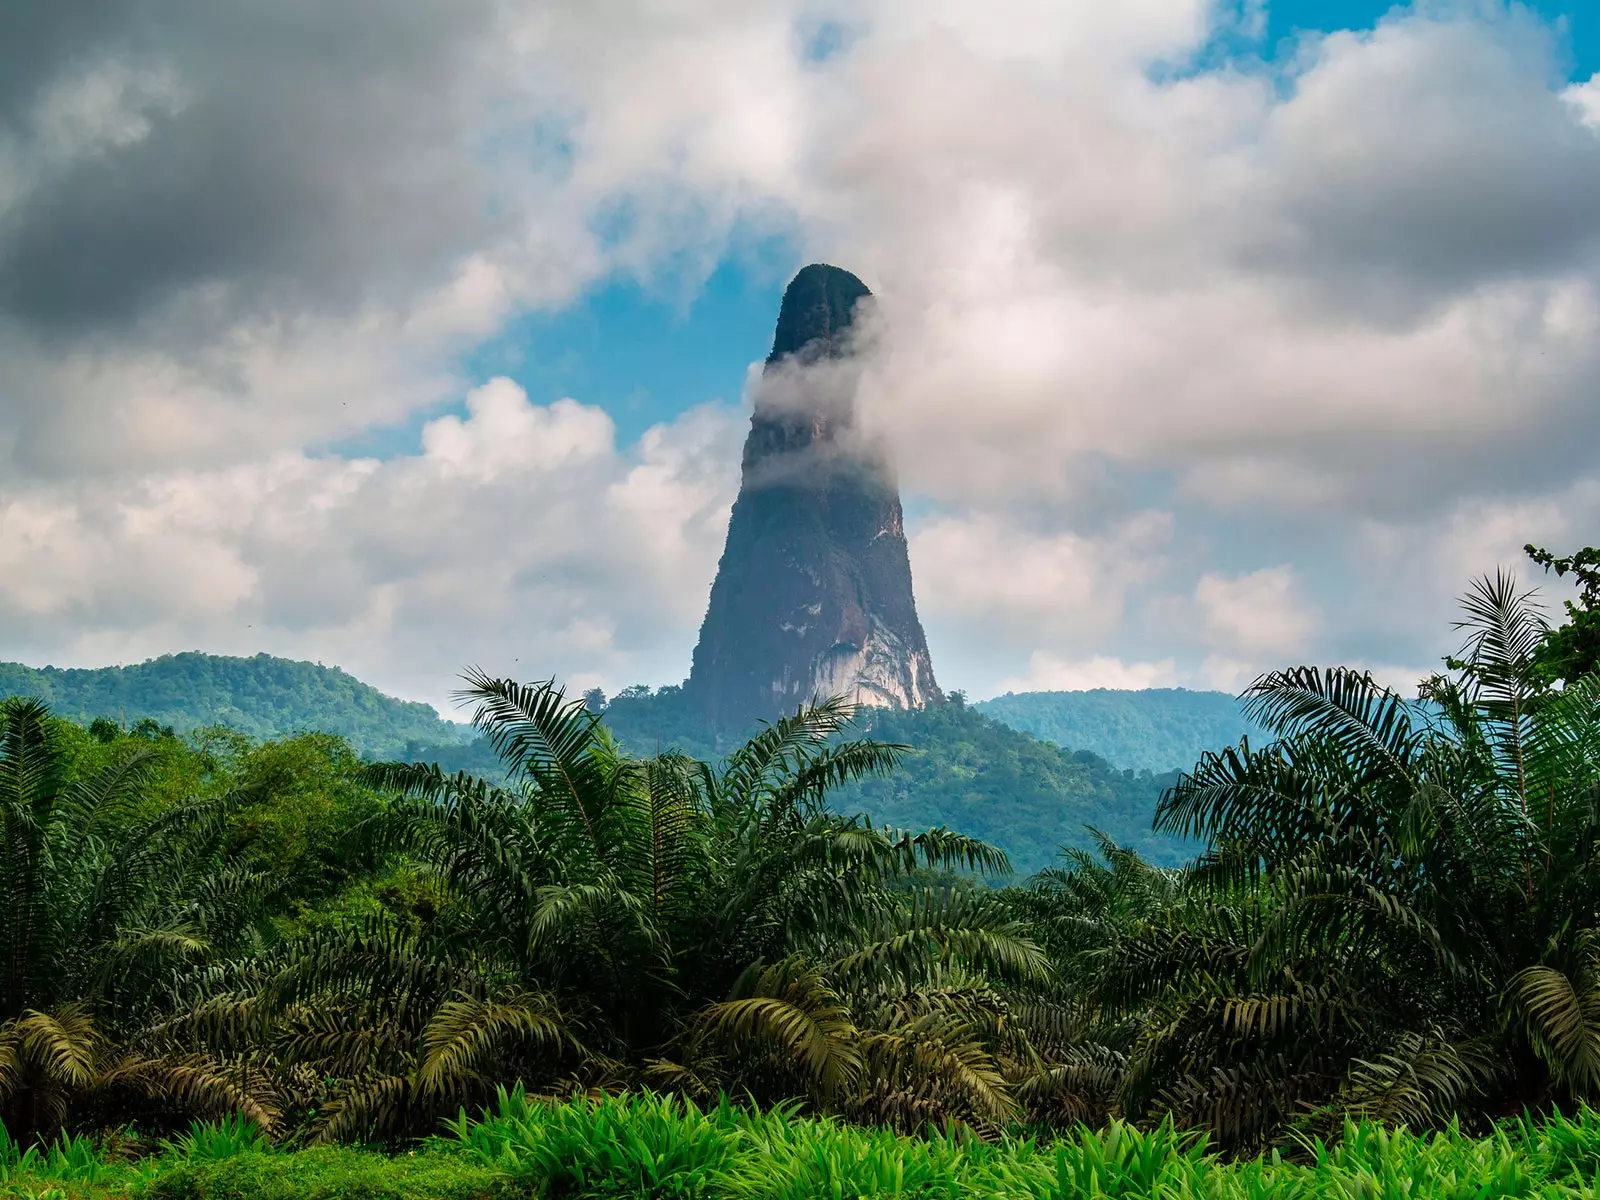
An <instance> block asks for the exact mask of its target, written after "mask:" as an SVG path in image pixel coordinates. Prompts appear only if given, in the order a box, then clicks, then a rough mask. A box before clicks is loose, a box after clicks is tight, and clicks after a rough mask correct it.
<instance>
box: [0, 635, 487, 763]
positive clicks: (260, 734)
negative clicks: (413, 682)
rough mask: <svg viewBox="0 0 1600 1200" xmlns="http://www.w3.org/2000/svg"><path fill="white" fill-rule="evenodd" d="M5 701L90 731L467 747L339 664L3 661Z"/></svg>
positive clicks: (397, 749)
mask: <svg viewBox="0 0 1600 1200" xmlns="http://www.w3.org/2000/svg"><path fill="white" fill-rule="evenodd" d="M0 696H36V697H38V698H39V699H41V700H43V701H45V702H46V703H47V704H49V705H50V707H51V708H52V709H53V710H54V711H55V712H56V713H58V714H59V715H60V716H63V717H68V718H71V719H74V720H77V721H79V722H80V723H81V724H85V725H87V724H89V723H90V722H91V721H93V720H95V719H96V718H99V719H103V720H105V721H106V722H109V723H111V724H112V725H114V726H116V727H122V728H126V727H129V726H133V725H135V724H136V723H138V722H141V721H143V720H146V719H148V720H150V721H151V722H152V723H153V725H152V726H151V727H150V728H151V732H152V733H159V732H160V731H161V729H163V728H165V727H171V728H172V729H173V730H175V731H176V732H179V733H188V732H190V731H192V730H195V729H199V728H201V727H204V726H209V725H220V726H226V727H228V728H230V729H233V730H236V731H238V732H240V733H243V734H247V735H249V736H250V737H252V738H258V739H259V738H276V737H283V736H285V735H287V734H291V733H300V732H303V731H307V730H318V731H321V732H325V733H332V734H337V735H339V736H340V737H344V738H347V739H348V740H349V741H350V743H351V744H352V745H353V746H355V747H356V749H357V750H359V751H361V752H362V753H364V754H367V755H371V756H374V757H393V756H398V755H401V754H403V753H404V752H405V746H406V743H407V742H409V741H416V742H427V743H433V744H447V745H448V744H451V743H455V742H459V741H461V740H463V739H462V734H461V727H460V726H458V725H456V724H454V723H452V722H448V721H443V720H441V719H440V718H439V714H438V713H436V712H435V711H434V710H433V709H432V708H430V707H429V706H428V705H426V704H416V703H411V702H408V701H404V700H396V699H394V698H393V697H390V696H386V695H384V694H383V693H382V692H380V691H378V690H377V689H376V688H373V687H369V686H368V685H366V684H364V683H362V682H360V681H359V680H356V679H353V678H351V677H350V676H349V675H346V674H345V673H344V672H343V671H341V670H339V669H338V668H337V667H324V666H322V665H320V664H318V663H309V662H291V661H289V660H288V659H283V658H273V657H271V656H270V655H266V654H257V655H255V656H254V657H253V658H224V657H221V656H218V655H214V654H198V653H192V652H191V653H185V654H168V655H164V656H162V657H161V658H156V659H152V660H150V661H149V662H145V663H140V664H138V665H137V666H131V667H98V668H95V669H92V670H86V669H76V668H74V669H67V670H62V669H59V668H56V667H44V668H40V669H35V668H32V667H25V666H23V665H21V664H20V663H0ZM101 728H102V729H104V727H103V726H102V727H101ZM96 736H101V735H100V734H97V735H96Z"/></svg>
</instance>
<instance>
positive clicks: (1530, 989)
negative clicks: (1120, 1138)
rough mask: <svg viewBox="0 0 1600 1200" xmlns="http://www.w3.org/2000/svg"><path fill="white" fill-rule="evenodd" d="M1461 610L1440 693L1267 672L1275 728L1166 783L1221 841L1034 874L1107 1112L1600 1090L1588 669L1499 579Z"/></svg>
mask: <svg viewBox="0 0 1600 1200" xmlns="http://www.w3.org/2000/svg"><path fill="white" fill-rule="evenodd" d="M1464 610H1465V613H1464V618H1463V620H1462V622H1460V625H1461V627H1462V628H1464V629H1465V630H1467V632H1468V635H1469V636H1468V639H1467V641H1466V644H1465V645H1464V646H1463V647H1462V649H1461V651H1460V652H1459V654H1458V655H1457V656H1456V657H1454V658H1453V659H1452V660H1451V662H1452V664H1453V674H1452V675H1451V676H1449V677H1437V678H1435V679H1432V680H1430V681H1428V682H1427V684H1426V685H1425V688H1424V691H1425V694H1426V695H1427V696H1428V697H1429V699H1430V700H1431V701H1432V707H1427V708H1422V707H1418V706H1417V705H1415V704H1413V703H1410V702H1408V701H1407V700H1406V699H1405V698H1404V697H1401V696H1397V695H1395V694H1393V693H1391V692H1388V691H1386V690H1385V689H1383V688H1381V687H1379V686H1378V685H1377V684H1375V683H1374V682H1373V681H1372V679H1371V677H1370V676H1368V675H1365V674H1363V673H1361V672H1357V671H1353V670H1346V669H1337V668H1336V669H1332V670H1327V671H1321V670H1318V669H1316V668H1311V667H1297V668H1293V669H1289V670H1285V671H1280V672H1274V673H1273V674H1271V675H1268V676H1266V677H1264V678H1263V679H1261V680H1260V681H1258V682H1257V683H1256V684H1255V685H1254V686H1253V687H1252V688H1251V689H1250V691H1249V693H1247V695H1248V697H1249V712H1250V715H1251V717H1252V718H1253V719H1254V720H1256V721H1258V722H1259V723H1261V724H1262V725H1264V726H1265V727H1267V728H1268V729H1269V730H1271V732H1272V735H1273V737H1272V739H1271V740H1270V741H1268V742H1267V743H1266V744H1252V743H1249V742H1241V743H1240V745H1238V746H1237V747H1232V748H1229V749H1226V750H1224V751H1222V752H1220V753H1216V754H1208V755H1206V756H1205V757H1204V758H1202V759H1201V761H1200V762H1199V763H1198V764H1197V765H1196V766H1195V767H1194V769H1193V770H1192V771H1189V772H1187V773H1185V775H1184V777H1183V778H1182V779H1181V780H1180V781H1179V783H1178V784H1177V785H1176V786H1175V787H1173V788H1172V789H1171V791H1169V792H1168V794H1167V795H1166V796H1165V797H1164V799H1163V801H1162V806H1161V811H1160V815H1159V817H1158V826H1159V827H1161V828H1163V829H1167V830H1170V831H1173V832H1178V833H1184V834H1189V835H1193V836H1197V837H1202V838H1204V839H1206V840H1207V841H1208V842H1209V843H1210V845H1211V850H1210V852H1209V853H1208V855H1207V856H1206V857H1205V858H1204V859H1203V860H1202V861H1201V862H1200V863H1199V865H1198V866H1197V867H1196V868H1195V870H1193V871H1192V872H1190V873H1188V874H1187V875H1184V876H1181V877H1177V878H1175V879H1173V880H1171V881H1170V883H1166V884H1162V883H1161V882H1160V881H1159V880H1158V879H1156V878H1155V877H1153V876H1151V875H1150V874H1149V873H1148V872H1141V870H1140V869H1139V868H1138V866H1137V864H1135V863H1132V862H1128V863H1123V862H1120V861H1117V860H1116V859H1115V855H1113V862H1112V863H1111V864H1110V868H1109V869H1107V868H1101V867H1098V866H1095V865H1093V864H1086V863H1082V862H1079V863H1077V864H1074V867H1073V869H1072V870H1071V871H1069V872H1068V873H1067V874H1066V875H1065V877H1064V878H1063V879H1062V880H1060V881H1057V883H1056V884H1055V885H1054V886H1055V889H1056V890H1054V891H1051V890H1049V889H1046V888H1044V887H1042V886H1040V887H1036V888H1035V890H1034V892H1033V893H1032V894H1030V896H1029V897H1028V899H1027V904H1026V906H1025V910H1026V911H1028V912H1029V914H1030V916H1031V918H1032V921H1033V922H1034V927H1036V928H1037V927H1039V924H1040V923H1043V924H1045V925H1046V926H1050V925H1054V926H1055V927H1056V929H1057V931H1058V934H1057V936H1056V937H1055V938H1052V939H1047V940H1048V941H1049V942H1051V943H1052V944H1053V945H1054V946H1060V947H1062V948H1063V949H1065V950H1066V955H1065V961H1064V962H1063V967H1064V968H1065V969H1066V970H1067V971H1068V973H1071V974H1075V975H1076V976H1077V978H1079V979H1080V980H1081V981H1082V983H1083V986H1084V988H1085V990H1086V992H1087V994H1088V996H1089V997H1090V998H1092V1000H1093V1002H1094V1004H1093V1006H1092V1007H1091V1010H1090V1016H1091V1022H1090V1028H1091V1029H1092V1031H1093V1037H1094V1039H1095V1040H1096V1041H1097V1042H1098V1043H1099V1044H1101V1045H1103V1046H1105V1047H1106V1048H1107V1050H1108V1051H1114V1052H1117V1053H1121V1054H1124V1055H1126V1068H1125V1072H1124V1073H1123V1075H1122V1077H1121V1080H1120V1082H1119V1085H1118V1096H1119V1103H1120V1106H1121V1108H1122V1111H1124V1112H1125V1113H1127V1114H1128V1115H1130V1116H1132V1117H1135V1118H1144V1117H1156V1116H1160V1115H1166V1114H1170V1115H1173V1116H1175V1117H1176V1118H1177V1119H1178V1120H1179V1121H1180V1122H1182V1123H1184V1124H1189V1125H1199V1126H1202V1127H1207V1128H1210V1129H1211V1130H1212V1131H1213V1133H1214V1135H1215V1136H1216V1137H1217V1138H1218V1139H1219V1140H1220V1141H1222V1142H1223V1143H1224V1144H1227V1145H1230V1146H1234V1147H1238V1146H1252V1145H1258V1144H1261V1143H1263V1142H1269V1141H1274V1140H1279V1139H1282V1138H1283V1137H1285V1136H1286V1135H1287V1134H1288V1132H1289V1131H1290V1130H1293V1129H1296V1128H1299V1129H1301V1130H1302V1132H1303V1131H1306V1130H1312V1131H1315V1130H1319V1129H1329V1128H1333V1127H1336V1126H1337V1124H1338V1122H1339V1121H1340V1120H1341V1119H1342V1118H1343V1117H1344V1115H1346V1114H1359V1115H1364V1116H1370V1117H1375V1118H1378V1119H1381V1120H1383V1121H1388V1122H1398V1121H1404V1122H1408V1123H1411V1124H1413V1125H1438V1124H1441V1123H1443V1122H1445V1121H1446V1120H1449V1119H1450V1118H1451V1117H1452V1116H1453V1115H1459V1116H1460V1117H1461V1118H1462V1119H1463V1120H1476V1121H1478V1122H1482V1121H1485V1120H1486V1119H1487V1118H1489V1117H1493V1116H1500V1115H1506V1114H1510V1113H1515V1112H1517V1111H1520V1110H1521V1108H1522V1107H1523V1106H1524V1105H1530V1104H1531V1105H1535V1106H1544V1105H1549V1104H1550V1103H1552V1102H1555V1103H1562V1104H1571V1103H1573V1102H1579V1101H1581V1102H1591V1101H1593V1100H1594V1099H1596V1098H1600V954H1597V944H1596V939H1597V937H1600V858H1597V857H1596V853H1595V850H1596V846H1597V844H1600V833H1597V831H1600V679H1595V678H1588V679H1584V680H1582V681H1580V682H1578V683H1576V684H1572V685H1569V686H1568V687H1567V688H1566V689H1565V690H1564V691H1561V692H1557V693H1552V692H1549V691H1547V690H1546V689H1545V687H1544V685H1543V683H1542V681H1541V680H1540V678H1539V672H1538V669H1537V664H1536V661H1535V656H1536V654H1537V652H1538V650H1539V647H1540V646H1541V645H1542V642H1543V637H1544V632H1545V625H1544V623H1543V621H1542V619H1541V618H1540V616H1539V614H1538V613H1537V611H1536V610H1535V609H1533V608H1532V607H1531V605H1530V604H1529V602H1528V598H1527V597H1526V596H1525V595H1519V594H1518V593H1517V591H1516V589H1515V586H1514V583H1513V581H1512V580H1511V579H1509V578H1508V577H1505V576H1500V577H1497V578H1495V579H1486V580H1483V581H1480V582H1479V583H1478V584H1476V585H1474V587H1473V588H1472V590H1471V591H1470V592H1469V594H1468V596H1467V597H1466V599H1465V601H1464ZM1119 880H1120V881H1119ZM1151 884H1157V885H1158V886H1155V887H1152V886H1150V885H1151ZM1129 885H1137V886H1129ZM1152 902H1154V903H1152ZM1118 1020H1124V1021H1128V1022H1131V1023H1132V1028H1133V1029H1134V1030H1135V1031H1136V1032H1135V1035H1134V1036H1133V1037H1132V1039H1131V1040H1128V1039H1126V1038H1125V1037H1122V1036H1119V1032H1118V1030H1117V1028H1116V1023H1117V1021H1118Z"/></svg>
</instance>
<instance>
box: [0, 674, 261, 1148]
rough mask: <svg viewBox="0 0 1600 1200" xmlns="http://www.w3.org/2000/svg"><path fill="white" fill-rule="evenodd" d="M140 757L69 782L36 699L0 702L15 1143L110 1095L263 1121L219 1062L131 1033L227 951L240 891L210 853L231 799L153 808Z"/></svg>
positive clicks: (9, 1100)
mask: <svg viewBox="0 0 1600 1200" xmlns="http://www.w3.org/2000/svg"><path fill="white" fill-rule="evenodd" d="M149 761H150V759H149V754H148V753H147V752H134V753H131V754H127V755H124V756H123V757H122V758H121V759H120V760H118V761H117V762H115V763H113V764H112V765H110V766H108V767H105V768H104V769H102V770H99V771H96V772H94V773H92V774H87V775H83V774H78V773H75V772H74V771H73V770H72V767H71V762H70V755H69V750H68V746H67V744H66V741H65V739H64V737H63V733H62V730H61V728H60V726H59V724H58V723H57V722H56V721H55V720H54V719H53V718H52V717H51V715H50V711H49V709H48V708H47V707H46V706H45V705H44V704H43V703H41V702H39V701H37V700H30V699H18V698H14V699H8V700H3V701H0V1123H3V1124H4V1126H5V1127H6V1129H7V1130H8V1131H9V1132H10V1135H11V1136H12V1137H13V1138H18V1139H30V1138H35V1137H39V1136H43V1135H46V1134H48V1133H50V1132H51V1131H53V1130H55V1129H57V1128H59V1127H60V1126H61V1124H62V1123H63V1121H64V1120H65V1119H66V1118H67V1115H68V1113H69V1110H70V1108H71V1106H72V1105H73V1103H74V1102H75V1101H78V1100H81V1099H84V1098H86V1097H88V1096H90V1095H92V1094H94V1093H96V1092H105V1091H107V1090H113V1089H122V1090H127V1091H134V1092H142V1093H144V1094H145V1095H147V1096H152V1097H155V1098H158V1099H160V1100H161V1101H162V1102H164V1103H174V1102H175V1103H178V1104H179V1105H182V1106H188V1107H199V1108H218V1107H221V1108H229V1109H243V1110H244V1111H246V1112H247V1113H249V1114H250V1115H252V1116H254V1117H256V1118H257V1119H259V1120H263V1121H265V1120H267V1119H269V1117H270V1112H269V1111H268V1109H267V1108H266V1107H265V1106H264V1105H263V1104H262V1102H261V1101H260V1100H259V1099H258V1098H257V1096H256V1095H255V1093H254V1092H253V1091H252V1090H251V1089H250V1088H249V1087H246V1086H243V1085H242V1084H241V1081H240V1080H238V1079H237V1078H234V1077H232V1076H231V1075H230V1073H229V1072H228V1071H227V1070H226V1068H225V1065H224V1064H220V1063H218V1062H215V1061H213V1060H210V1059H207V1058H204V1057H197V1056H193V1055H187V1054H181V1053H175V1052H172V1051H171V1050H170V1049H169V1048H163V1047H160V1046H158V1045H157V1044H156V1043H154V1042H153V1041H152V1040H151V1039H150V1038H148V1037H144V1036H141V1034H142V1033H144V1032H145V1031H147V1029H148V1026H149V1024H150V1022H151V1021H152V1020H153V1019H154V1018H155V1017H156V1016H157V1015H158V1014H159V1011H160V1008H161V1004H162V1002H163V1001H164V1000H165V999H166V997H167V995H168V990H167V986H166V983H167V979H168V976H169V975H170V973H171V971H172V970H173V969H174V968H175V967H178V966H180V965H182V964H186V963H192V962H195V961H197V960H200V959H203V958H204V957H205V956H206V955H208V954H209V953H211V952H212V951H213V950H214V949H218V948H226V947H225V946H224V947H219V940H220V941H221V942H227V941H228V940H229V939H232V938H233V937H234V936H235V934H236V932H237V930H238V929H239V927H240V925H241V920H242V916H243V914H244V913H245V911H246V908H247V904H246V899H247V897H248V895H249V889H248V882H249V881H248V880H246V879H244V878H242V877H240V876H238V875H237V874H236V873H230V872H228V871H227V870H225V869H223V868H222V867H221V866H220V865H219V861H218V859H217V857H216V850H217V846H218V840H219V837H220V834H221V833H222V831H223V826H224V823H225V821H226V818H227V816H228V815H229V814H230V812H231V811H232V810H233V808H234V807H235V806H236V805H237V803H238V800H239V798H238V797H236V796H235V797H227V798H223V799H219V800H211V801H195V802H192V803H188V804H183V805H179V806H177V807H174V808H172V809H170V810H168V811H166V812H162V813H160V814H158V815H155V816H150V815H147V813H146V812H145V809H146V807H147V806H146V805H145V803H144V801H145V796H144V793H143V790H142V789H143V785H144V783H145V781H146V778H147V770H148V766H149Z"/></svg>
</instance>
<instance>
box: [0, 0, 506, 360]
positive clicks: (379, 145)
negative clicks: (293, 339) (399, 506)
mask: <svg viewBox="0 0 1600 1200" xmlns="http://www.w3.org/2000/svg"><path fill="white" fill-rule="evenodd" d="M497 21H498V14H497V10H496V7H495V5H494V4H492V3H490V2H488V0H455V2H453V3H450V4H447V5H442V4H432V3H420V2H419V3H412V2H409V0H340V2H339V3H334V4H328V3H322V2H320V0H273V2H272V3H268V4H261V3H255V2H253V0H192V2H181V0H127V2H124V3H89V2H84V0H66V2H63V0H31V2H24V3H21V4H10V5H6V6H4V7H3V9H0V138H4V139H5V140H6V142H7V143H9V146H10V148H11V151H12V153H11V154H10V156H9V157H10V159H11V161H12V163H13V168H12V174H13V176H14V178H13V179H12V180H10V181H9V188H8V190H9V191H10V192H11V202H10V204H9V205H8V206H7V207H6V208H5V210H4V216H3V217H0V312H3V313H4V314H6V315H8V316H9V317H11V318H12V319H14V320H17V321H20V322H22V323H24V324H26V325H28V326H31V327H34V328H35V329H36V330H38V331H40V332H46V333H49V334H52V335H58V336H59V335H68V336H70V335H73V334H75V333H78V332H82V331H85V330H96V331H99V332H111V333H116V332H119V331H124V330H127V329H129V328H130V327H132V326H136V325H139V324H141V323H142V322H144V321H146V320H147V319H148V318H149V317H150V316H151V315H152V314H153V313H155V312H158V311H159V310H160V309H161V308H162V306H163V304H164V303H165V302H167V301H169V300H171V299H173V298H174V297H176V296H179V295H180V294H182V293H184V292H186V291H188V290H189V289H194V288H201V287H203V288H206V289H207V291H206V292H205V300H206V303H205V304H204V305H202V306H194V307H193V308H192V310H191V313H190V315H191V316H193V315H194V314H195V313H196V312H198V313H203V314H204V316H205V318H206V319H205V321H204V322H203V324H204V325H205V327H206V328H207V329H217V328H221V327H222V326H223V324H224V323H226V322H227V321H228V320H229V319H230V318H234V317H237V316H239V315H241V314H242V313H247V312H261V311H266V312H269V313H278V314H283V315H300V314H304V313H307V312H312V313H315V312H322V311H348V310H350V309H352V308H354V307H355V306H357V305H358V304H359V303H361V302H362V301H363V300H365V299H370V298H372V297H374V296H375V295H376V296H379V297H386V296H387V295H388V294H389V293H395V294H399V293H398V289H399V288H403V287H405V286H406V285H412V284H415V282H416V281H417V280H419V279H432V278H435V277H442V276H443V275H444V274H445V273H446V271H447V270H448V267H449V264H450V263H451V261H452V260H453V259H454V258H455V257H456V256H457V255H459V254H460V253H462V252H463V251H465V250H467V249H469V248H472V247H474V246H476V245H480V244H481V243H482V242H483V240H484V238H485V237H486V236H487V235H488V234H489V233H490V228H489V227H490V225H491V222H492V221H493V220H494V218H493V217H492V215H491V204H490V191H491V189H490V187H489V184H488V181H487V178H486V174H485V171H484V169H483V167H482V166H481V164H480V163H479V162H478V161H476V160H475V158H474V155H473V151H472V137H473V135H474V134H475V133H476V132H478V131H479V130H480V129H481V127H482V121H483V117H484V113H483V111H482V107H481V105H482V103H483V102H484V99H485V96H486V94H487V86H486V85H488V84H489V82H490V79H491V77H492V75H493V67H492V64H491V63H490V62H489V56H490V52H491V50H492V47H493V45H494V38H495V33H496V28H497ZM75 89H76V90H75ZM63 108H65V109H66V110H67V113H68V115H69V116H70V117H72V118H73V119H72V120H70V121H68V122H66V123H65V129H64V128H63V121H62V120H61V119H59V113H60V111H61V110H62V109H63ZM53 113H55V114H57V119H54V120H52V119H51V118H52V114H53ZM108 114H109V115H108ZM107 121H110V122H112V124H113V125H116V124H117V123H119V122H120V125H121V127H122V128H121V130H120V132H118V130H117V129H116V128H113V129H112V130H111V132H110V133H104V131H102V132H103V133H104V135H103V136H99V137H96V136H95V125H96V122H101V123H102V124H103V123H105V122H107ZM130 122H131V123H133V130H132V131H130V130H129V129H128V128H126V127H127V126H128V125H129V123H130ZM74 140H76V141H77V143H78V144H72V143H73V142H74ZM4 184H5V181H3V180H0V186H4Z"/></svg>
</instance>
